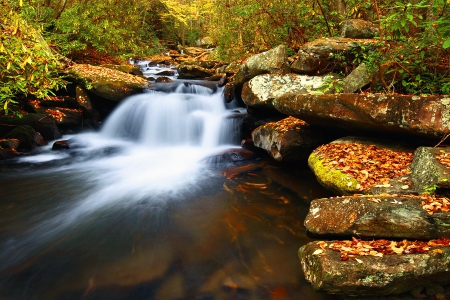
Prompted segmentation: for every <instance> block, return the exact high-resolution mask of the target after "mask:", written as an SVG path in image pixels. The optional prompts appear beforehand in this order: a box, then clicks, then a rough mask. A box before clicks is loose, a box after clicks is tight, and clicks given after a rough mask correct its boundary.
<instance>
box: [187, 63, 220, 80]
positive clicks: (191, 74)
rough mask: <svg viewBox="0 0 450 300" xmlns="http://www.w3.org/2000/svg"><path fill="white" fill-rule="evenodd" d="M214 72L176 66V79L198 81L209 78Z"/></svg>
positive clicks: (193, 67)
mask: <svg viewBox="0 0 450 300" xmlns="http://www.w3.org/2000/svg"><path fill="white" fill-rule="evenodd" d="M213 74H214V71H211V70H209V69H205V68H203V67H201V66H196V65H189V64H181V65H179V66H178V78H180V79H198V78H205V77H210V76H212V75H213Z"/></svg>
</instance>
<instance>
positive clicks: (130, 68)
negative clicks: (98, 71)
mask: <svg viewBox="0 0 450 300" xmlns="http://www.w3.org/2000/svg"><path fill="white" fill-rule="evenodd" d="M101 67H103V68H108V69H111V70H117V71H120V72H124V73H127V74H132V75H138V76H143V75H144V74H143V73H142V71H141V68H139V66H136V65H132V64H122V65H101Z"/></svg>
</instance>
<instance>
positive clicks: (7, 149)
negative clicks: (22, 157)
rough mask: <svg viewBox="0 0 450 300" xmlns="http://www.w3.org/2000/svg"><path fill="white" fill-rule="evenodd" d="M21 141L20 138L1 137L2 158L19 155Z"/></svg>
mask: <svg viewBox="0 0 450 300" xmlns="http://www.w3.org/2000/svg"><path fill="white" fill-rule="evenodd" d="M19 145H20V141H19V140H18V139H0V159H6V158H11V157H14V156H16V155H17V150H16V149H17V148H19Z"/></svg>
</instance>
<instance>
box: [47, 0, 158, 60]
mask: <svg viewBox="0 0 450 300" xmlns="http://www.w3.org/2000/svg"><path fill="white" fill-rule="evenodd" d="M141 18H142V17H141V15H140V14H139V12H138V11H136V7H134V6H133V5H132V4H130V3H128V2H124V1H120V2H118V1H91V2H88V3H87V4H85V3H74V4H73V5H72V6H71V7H69V8H67V9H66V10H65V11H64V12H63V13H62V14H61V16H60V18H59V19H57V20H55V21H53V22H52V25H53V26H54V30H53V32H52V35H50V36H49V37H50V38H51V39H52V40H53V42H54V43H55V44H57V45H58V46H59V51H60V52H61V53H63V54H68V53H70V52H72V51H74V50H80V49H81V50H82V49H85V48H86V47H87V46H92V47H94V48H95V49H96V50H97V51H99V52H101V53H108V54H110V55H113V56H121V55H149V54H153V53H155V52H158V51H159V50H160V49H159V42H158V40H157V38H156V36H155V35H154V33H153V30H152V28H150V27H149V25H148V24H147V23H146V22H145V19H141Z"/></svg>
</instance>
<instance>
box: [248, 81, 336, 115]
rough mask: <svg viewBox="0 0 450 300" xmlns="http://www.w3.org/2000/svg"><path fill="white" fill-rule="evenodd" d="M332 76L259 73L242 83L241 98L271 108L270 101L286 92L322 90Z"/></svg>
mask: <svg viewBox="0 0 450 300" xmlns="http://www.w3.org/2000/svg"><path fill="white" fill-rule="evenodd" d="M333 79H334V77H333V76H308V75H297V74H287V75H271V74H265V75H259V76H256V77H254V78H253V79H251V80H250V81H248V82H246V83H245V84H244V87H243V88H242V100H243V101H244V103H245V104H246V105H248V106H254V107H264V108H273V105H272V102H273V101H275V100H276V99H277V98H279V97H281V96H282V95H286V94H307V93H311V92H314V91H322V90H325V88H322V86H323V84H324V83H325V82H326V81H327V80H333Z"/></svg>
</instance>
